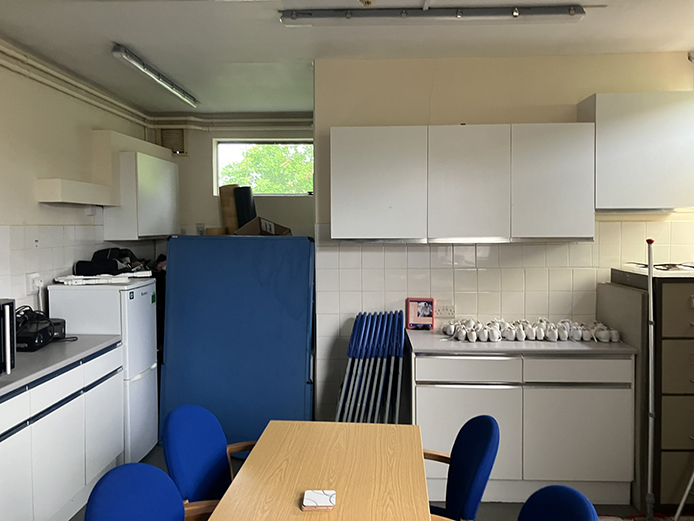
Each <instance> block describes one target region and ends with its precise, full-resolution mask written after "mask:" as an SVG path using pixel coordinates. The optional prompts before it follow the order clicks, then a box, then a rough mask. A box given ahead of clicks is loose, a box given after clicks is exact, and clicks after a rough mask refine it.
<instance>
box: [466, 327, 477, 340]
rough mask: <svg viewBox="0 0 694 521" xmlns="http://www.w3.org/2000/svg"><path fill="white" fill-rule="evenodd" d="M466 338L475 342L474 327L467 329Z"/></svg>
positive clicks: (475, 332)
mask: <svg viewBox="0 0 694 521" xmlns="http://www.w3.org/2000/svg"><path fill="white" fill-rule="evenodd" d="M467 340H468V342H477V331H475V330H474V329H470V330H468V332H467Z"/></svg>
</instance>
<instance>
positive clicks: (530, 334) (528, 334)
mask: <svg viewBox="0 0 694 521" xmlns="http://www.w3.org/2000/svg"><path fill="white" fill-rule="evenodd" d="M525 339H526V340H535V328H534V327H533V326H525Z"/></svg>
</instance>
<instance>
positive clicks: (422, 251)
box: [407, 244, 431, 269]
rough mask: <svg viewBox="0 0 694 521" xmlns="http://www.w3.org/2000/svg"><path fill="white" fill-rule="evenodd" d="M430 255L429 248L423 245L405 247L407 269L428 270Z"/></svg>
mask: <svg viewBox="0 0 694 521" xmlns="http://www.w3.org/2000/svg"><path fill="white" fill-rule="evenodd" d="M430 257H431V253H430V251H429V246H427V245H425V244H408V245H407V267H408V268H415V269H421V268H428V267H429V266H430V262H429V261H430Z"/></svg>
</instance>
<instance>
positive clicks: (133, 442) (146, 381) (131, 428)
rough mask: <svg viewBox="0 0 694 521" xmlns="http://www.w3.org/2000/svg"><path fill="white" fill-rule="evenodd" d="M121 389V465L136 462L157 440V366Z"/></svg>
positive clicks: (129, 381) (127, 381) (128, 381)
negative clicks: (122, 428) (122, 451)
mask: <svg viewBox="0 0 694 521" xmlns="http://www.w3.org/2000/svg"><path fill="white" fill-rule="evenodd" d="M123 385H124V386H125V389H124V390H125V393H124V398H125V421H124V425H125V463H132V462H138V461H140V460H141V459H142V458H144V457H145V456H146V455H147V454H148V453H149V451H151V450H152V449H153V448H154V446H155V445H156V444H157V441H158V434H159V431H158V423H157V365H156V363H155V364H154V365H153V366H152V367H151V368H149V369H148V370H147V371H145V372H144V373H140V374H139V375H137V376H136V377H135V378H134V379H132V380H124V381H123Z"/></svg>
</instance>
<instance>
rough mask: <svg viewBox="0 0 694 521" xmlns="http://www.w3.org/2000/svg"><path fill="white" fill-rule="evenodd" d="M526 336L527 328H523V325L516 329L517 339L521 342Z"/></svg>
mask: <svg viewBox="0 0 694 521" xmlns="http://www.w3.org/2000/svg"><path fill="white" fill-rule="evenodd" d="M525 337H526V335H525V329H523V328H522V327H519V328H518V329H516V340H518V341H519V342H524V341H525Z"/></svg>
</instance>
